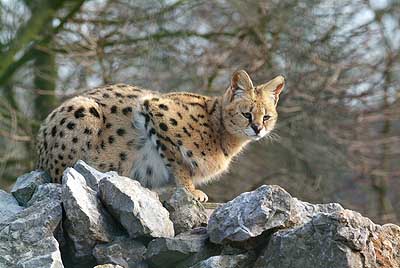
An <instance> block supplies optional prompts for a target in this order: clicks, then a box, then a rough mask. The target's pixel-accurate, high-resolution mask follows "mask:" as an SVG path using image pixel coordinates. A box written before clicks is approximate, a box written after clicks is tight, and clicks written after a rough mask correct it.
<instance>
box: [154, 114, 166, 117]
mask: <svg viewBox="0 0 400 268" xmlns="http://www.w3.org/2000/svg"><path fill="white" fill-rule="evenodd" d="M154 116H157V117H163V116H164V114H163V113H155V114H154Z"/></svg>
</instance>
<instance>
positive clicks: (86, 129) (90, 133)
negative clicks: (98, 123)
mask: <svg viewBox="0 0 400 268" xmlns="http://www.w3.org/2000/svg"><path fill="white" fill-rule="evenodd" d="M83 133H85V134H87V135H92V133H93V132H92V130H91V129H89V128H85V130H84V131H83Z"/></svg>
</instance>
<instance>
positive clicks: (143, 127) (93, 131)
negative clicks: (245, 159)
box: [38, 71, 284, 201]
mask: <svg viewBox="0 0 400 268" xmlns="http://www.w3.org/2000/svg"><path fill="white" fill-rule="evenodd" d="M283 87H284V79H283V77H282V76H278V77H276V78H275V79H273V80H271V81H270V82H268V83H266V84H263V85H260V86H254V85H253V83H252V81H251V79H250V77H249V76H248V74H247V73H246V72H245V71H238V72H236V73H234V74H233V76H232V80H231V84H230V86H229V88H228V89H227V90H226V92H225V93H224V94H223V95H222V96H220V97H208V96H202V95H197V94H193V93H186V92H176V93H169V94H161V93H158V92H154V91H149V90H145V89H142V88H139V87H136V86H130V85H124V84H117V85H112V86H105V87H101V88H96V89H93V90H91V91H88V92H87V93H85V94H83V95H81V96H78V97H74V98H72V99H70V100H67V101H66V102H64V103H63V104H62V105H61V106H60V107H58V108H57V109H55V110H54V111H53V112H51V113H50V115H49V116H48V117H47V118H46V120H45V121H44V123H43V124H42V126H41V128H40V130H39V135H38V152H39V161H38V167H39V168H42V169H45V170H47V171H49V173H50V175H51V176H52V178H53V179H54V181H55V182H60V180H61V178H62V173H63V171H64V169H65V168H66V167H69V166H72V165H73V164H74V163H75V162H76V161H77V160H78V159H82V160H84V161H86V162H87V163H89V164H90V165H92V166H94V167H96V168H98V169H99V170H101V171H109V170H115V171H117V172H119V173H120V174H121V175H124V176H129V177H131V178H132V179H136V180H138V181H140V182H141V183H142V184H143V185H144V186H146V187H161V186H163V185H165V184H168V183H177V184H180V185H183V186H185V187H186V188H187V189H188V190H190V191H191V192H192V193H193V194H194V195H195V196H196V197H197V198H198V199H199V200H201V201H206V200H207V196H206V194H204V193H203V192H201V191H199V190H197V189H196V188H195V186H194V185H198V184H201V183H205V182H207V181H210V180H211V179H213V178H216V177H218V175H220V174H221V173H222V172H224V171H226V170H227V169H228V166H229V163H230V162H231V160H232V158H233V157H234V156H235V155H237V154H238V153H239V152H240V150H241V149H242V148H243V147H244V146H245V145H246V144H247V143H248V142H249V141H251V140H258V139H260V138H262V137H264V136H265V135H267V134H268V133H270V132H271V131H272V129H273V128H274V126H275V123H276V120H277V112H276V105H277V102H278V99H279V94H280V92H281V90H282V89H283Z"/></svg>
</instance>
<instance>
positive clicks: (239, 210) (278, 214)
mask: <svg viewBox="0 0 400 268" xmlns="http://www.w3.org/2000/svg"><path fill="white" fill-rule="evenodd" d="M291 199H292V197H291V196H290V195H289V194H288V193H287V192H286V191H285V190H283V189H282V188H281V187H279V186H265V185H264V186H261V187H260V188H258V189H256V190H254V191H252V192H246V193H243V194H241V195H239V196H238V197H236V198H235V199H233V200H232V201H229V202H228V203H226V204H224V205H222V206H220V207H218V208H217V209H216V210H215V211H214V212H213V214H212V215H211V217H210V220H209V222H208V232H209V234H210V240H211V242H213V243H222V242H224V241H226V240H229V241H245V240H247V239H249V238H252V237H256V236H258V235H260V234H261V233H263V232H264V231H266V230H270V229H274V228H282V227H284V226H285V225H286V223H287V222H288V221H289V219H290V207H291Z"/></svg>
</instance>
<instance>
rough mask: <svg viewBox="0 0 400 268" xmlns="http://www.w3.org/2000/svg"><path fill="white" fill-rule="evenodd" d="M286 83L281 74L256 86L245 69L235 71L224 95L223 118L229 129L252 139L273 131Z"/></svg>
mask: <svg viewBox="0 0 400 268" xmlns="http://www.w3.org/2000/svg"><path fill="white" fill-rule="evenodd" d="M284 86H285V79H284V77H283V76H281V75H279V76H277V77H275V78H274V79H272V80H271V81H269V82H267V83H265V84H262V85H258V86H254V85H253V82H252V81H251V79H250V76H249V75H248V74H247V73H246V72H245V71H244V70H240V71H237V72H235V73H234V74H233V75H232V80H231V85H230V87H229V88H228V89H227V90H226V92H225V94H224V96H223V108H222V117H223V122H224V126H225V128H226V129H227V131H228V132H229V133H231V134H233V135H235V136H238V137H241V138H245V139H252V140H259V139H261V138H262V137H264V136H266V135H267V134H268V133H270V132H271V131H272V130H273V129H274V127H275V123H276V120H277V118H278V113H277V112H276V105H277V104H278V100H279V94H280V93H281V91H282V89H283V88H284Z"/></svg>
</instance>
